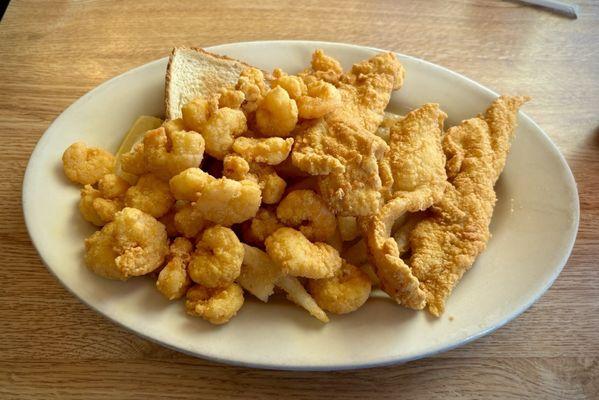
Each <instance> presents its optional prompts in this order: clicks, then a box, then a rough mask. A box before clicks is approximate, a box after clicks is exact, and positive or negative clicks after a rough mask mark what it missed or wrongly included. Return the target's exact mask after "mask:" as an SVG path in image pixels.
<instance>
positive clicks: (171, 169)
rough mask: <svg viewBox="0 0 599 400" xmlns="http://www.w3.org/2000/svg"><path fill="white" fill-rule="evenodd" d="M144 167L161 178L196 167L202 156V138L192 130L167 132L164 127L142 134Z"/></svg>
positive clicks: (167, 177) (168, 177)
mask: <svg viewBox="0 0 599 400" xmlns="http://www.w3.org/2000/svg"><path fill="white" fill-rule="evenodd" d="M143 142H144V162H145V164H146V169H147V170H148V171H150V172H151V173H153V174H154V175H156V176H158V177H160V178H162V179H166V180H168V179H170V178H171V177H173V176H175V175H177V174H178V173H179V172H181V171H184V170H185V169H187V168H192V167H198V166H199V165H200V163H201V162H202V158H203V157H204V146H205V144H204V138H203V137H202V136H201V135H200V134H199V133H197V132H193V131H189V132H187V131H183V130H181V131H174V132H170V133H167V131H166V130H165V128H164V127H160V128H157V129H154V130H151V131H148V132H147V133H146V134H145V136H144V141H143Z"/></svg>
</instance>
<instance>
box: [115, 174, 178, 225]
mask: <svg viewBox="0 0 599 400" xmlns="http://www.w3.org/2000/svg"><path fill="white" fill-rule="evenodd" d="M174 202H175V199H174V198H173V196H172V195H171V192H170V189H169V185H168V183H166V182H164V181H163V180H161V179H159V178H157V177H156V176H154V175H152V174H146V175H142V176H141V177H140V178H139V180H138V181H137V184H136V185H135V186H131V187H130V188H129V189H127V193H125V205H126V206H127V207H133V208H137V209H138V210H141V211H143V212H145V213H148V214H150V215H151V216H153V217H155V218H159V217H161V216H163V215H164V214H166V213H167V212H168V211H169V210H170V208H171V206H172V205H173V204H174Z"/></svg>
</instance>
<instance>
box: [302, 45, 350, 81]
mask: <svg viewBox="0 0 599 400" xmlns="http://www.w3.org/2000/svg"><path fill="white" fill-rule="evenodd" d="M342 74H343V68H342V67H341V64H340V63H339V61H337V60H335V59H334V58H333V57H329V56H327V55H326V54H324V52H323V51H322V50H321V49H318V50H316V51H315V52H314V54H312V61H311V63H310V68H308V69H307V70H305V71H304V72H302V73H301V74H300V76H302V77H304V78H307V77H314V78H316V79H322V80H324V81H326V82H329V83H332V84H337V83H338V82H339V78H341V75H342ZM305 80H308V79H305Z"/></svg>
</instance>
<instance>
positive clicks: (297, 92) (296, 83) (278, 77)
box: [271, 68, 308, 100]
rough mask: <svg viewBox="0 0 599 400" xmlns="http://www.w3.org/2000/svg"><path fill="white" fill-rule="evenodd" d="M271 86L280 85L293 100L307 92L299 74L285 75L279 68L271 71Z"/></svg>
mask: <svg viewBox="0 0 599 400" xmlns="http://www.w3.org/2000/svg"><path fill="white" fill-rule="evenodd" d="M272 75H273V78H274V79H273V80H272V81H271V84H272V87H275V86H280V87H282V88H283V89H285V91H286V92H287V93H288V94H289V97H291V98H292V99H293V100H297V99H299V98H300V97H301V96H302V95H305V94H307V93H308V88H307V87H306V84H305V83H304V81H303V80H302V78H300V77H299V76H294V75H287V74H285V73H284V72H283V71H282V70H281V69H279V68H276V69H275V70H274V71H273V73H272Z"/></svg>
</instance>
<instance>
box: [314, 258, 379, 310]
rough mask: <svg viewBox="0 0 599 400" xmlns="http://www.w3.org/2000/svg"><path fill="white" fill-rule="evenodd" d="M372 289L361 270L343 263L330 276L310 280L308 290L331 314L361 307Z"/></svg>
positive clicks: (366, 276)
mask: <svg viewBox="0 0 599 400" xmlns="http://www.w3.org/2000/svg"><path fill="white" fill-rule="evenodd" d="M371 289H372V283H371V282H370V279H369V278H368V275H366V274H365V273H364V272H362V270H360V269H359V268H357V267H355V266H353V265H351V264H347V263H344V264H343V266H342V267H341V269H340V270H339V271H337V273H336V274H335V276H333V277H331V278H324V279H316V280H310V281H309V282H308V290H309V292H310V294H311V295H312V297H314V300H316V303H318V305H319V306H320V307H321V308H322V309H324V310H325V311H330V312H332V313H333V314H347V313H350V312H353V311H356V310H357V309H358V308H360V307H362V305H363V304H364V303H366V300H368V297H369V296H370V291H371Z"/></svg>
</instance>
